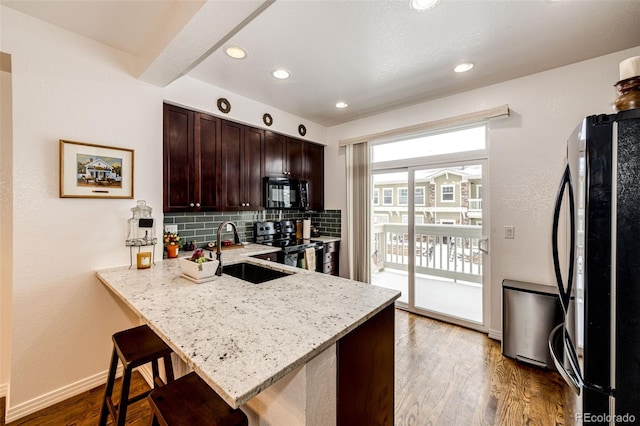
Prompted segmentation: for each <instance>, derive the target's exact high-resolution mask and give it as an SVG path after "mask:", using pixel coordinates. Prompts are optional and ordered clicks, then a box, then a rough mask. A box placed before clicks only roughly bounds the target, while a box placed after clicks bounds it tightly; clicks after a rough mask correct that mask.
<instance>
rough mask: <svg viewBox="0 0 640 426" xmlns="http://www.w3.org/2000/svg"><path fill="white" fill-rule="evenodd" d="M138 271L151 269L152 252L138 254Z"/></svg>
mask: <svg viewBox="0 0 640 426" xmlns="http://www.w3.org/2000/svg"><path fill="white" fill-rule="evenodd" d="M137 265H138V269H147V268H151V252H149V251H143V252H140V253H138V254H137Z"/></svg>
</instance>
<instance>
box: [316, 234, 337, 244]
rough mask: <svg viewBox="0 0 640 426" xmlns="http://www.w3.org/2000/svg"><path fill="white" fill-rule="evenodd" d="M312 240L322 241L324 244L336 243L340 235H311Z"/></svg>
mask: <svg viewBox="0 0 640 426" xmlns="http://www.w3.org/2000/svg"><path fill="white" fill-rule="evenodd" d="M311 241H320V242H321V243H322V244H326V243H334V242H336V241H340V237H330V236H328V235H321V236H319V237H311Z"/></svg>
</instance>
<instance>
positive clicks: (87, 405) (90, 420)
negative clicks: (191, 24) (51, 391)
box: [6, 371, 151, 426]
mask: <svg viewBox="0 0 640 426" xmlns="http://www.w3.org/2000/svg"><path fill="white" fill-rule="evenodd" d="M114 389H115V390H114V400H115V401H117V400H118V399H119V398H120V379H118V380H116V384H115V388H114ZM148 389H149V386H148V385H147V382H146V381H145V380H144V378H143V377H142V375H141V374H140V373H138V372H137V371H134V373H133V374H132V378H131V392H130V395H137V394H138V393H140V392H143V391H145V390H148ZM103 395H104V385H103V386H99V387H97V388H94V389H92V390H90V391H88V392H85V393H82V394H80V395H77V396H74V397H72V398H69V399H67V400H65V401H62V402H59V403H57V404H55V405H52V406H51V407H47V408H45V409H44V410H40V411H38V412H36V413H33V414H31V415H29V416H26V417H23V418H21V419H19V420H16V421H15V422H11V423H7V425H6V426H23V425H24V426H63V425H66V426H97V424H98V420H99V419H100V406H101V404H102V397H103ZM150 422H151V408H150V407H149V404H148V403H147V402H146V401H139V402H136V403H135V404H132V405H130V406H129V407H128V408H127V425H130V426H148V425H149V423H150ZM107 424H108V425H113V422H112V421H111V420H110V419H109V421H108V423H107Z"/></svg>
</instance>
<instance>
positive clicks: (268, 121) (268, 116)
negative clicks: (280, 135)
mask: <svg viewBox="0 0 640 426" xmlns="http://www.w3.org/2000/svg"><path fill="white" fill-rule="evenodd" d="M262 121H263V122H264V124H266V125H267V126H271V125H272V124H273V117H271V114H265V115H263V116H262Z"/></svg>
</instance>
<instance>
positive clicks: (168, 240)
mask: <svg viewBox="0 0 640 426" xmlns="http://www.w3.org/2000/svg"><path fill="white" fill-rule="evenodd" d="M181 245H182V241H180V235H178V233H177V232H165V233H164V248H165V250H166V251H167V257H169V258H176V257H178V249H179V248H180V246H181Z"/></svg>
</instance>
